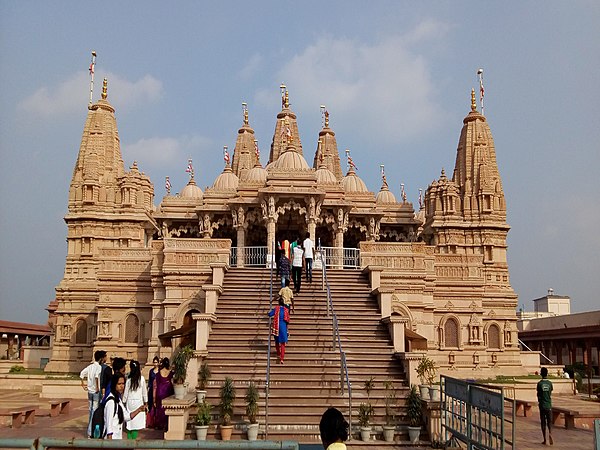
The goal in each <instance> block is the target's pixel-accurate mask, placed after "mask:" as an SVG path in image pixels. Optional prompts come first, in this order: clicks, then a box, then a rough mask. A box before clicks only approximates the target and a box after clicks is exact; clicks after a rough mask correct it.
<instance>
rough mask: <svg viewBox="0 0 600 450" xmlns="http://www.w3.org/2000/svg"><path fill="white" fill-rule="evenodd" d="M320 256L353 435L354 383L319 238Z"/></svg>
mask: <svg viewBox="0 0 600 450" xmlns="http://www.w3.org/2000/svg"><path fill="white" fill-rule="evenodd" d="M318 250H319V254H320V258H321V271H322V273H323V285H324V286H325V287H326V289H327V317H329V316H330V315H331V320H332V328H333V333H332V348H333V349H335V346H336V341H337V346H338V349H339V352H340V389H341V390H342V395H343V394H344V375H345V376H346V386H347V389H348V423H349V425H350V428H349V430H348V431H349V434H350V436H352V383H351V382H350V376H349V375H348V363H347V361H346V352H344V350H343V348H342V340H341V337H340V329H339V326H338V319H337V315H336V313H335V310H334V309H333V299H332V298H331V287H330V286H329V281H327V264H326V261H325V258H324V253H325V252H323V251H322V247H321V240H320V239H319V246H318Z"/></svg>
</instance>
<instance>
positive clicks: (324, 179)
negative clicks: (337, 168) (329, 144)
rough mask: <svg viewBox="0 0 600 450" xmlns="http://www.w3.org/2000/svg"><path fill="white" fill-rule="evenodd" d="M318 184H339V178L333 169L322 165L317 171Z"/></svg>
mask: <svg viewBox="0 0 600 450" xmlns="http://www.w3.org/2000/svg"><path fill="white" fill-rule="evenodd" d="M315 175H316V176H317V184H338V180H337V178H336V177H335V175H334V174H333V172H332V171H331V170H329V169H328V168H326V167H324V166H322V167H319V168H318V169H317V171H316V172H315Z"/></svg>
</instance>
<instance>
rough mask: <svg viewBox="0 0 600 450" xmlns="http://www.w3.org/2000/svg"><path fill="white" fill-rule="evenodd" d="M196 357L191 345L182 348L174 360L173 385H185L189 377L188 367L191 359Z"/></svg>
mask: <svg viewBox="0 0 600 450" xmlns="http://www.w3.org/2000/svg"><path fill="white" fill-rule="evenodd" d="M192 356H194V349H193V348H192V346H191V345H186V346H184V347H181V348H180V349H179V351H178V352H177V354H176V355H175V357H174V358H173V383H175V384H183V383H185V379H186V376H187V367H188V363H189V362H190V359H192Z"/></svg>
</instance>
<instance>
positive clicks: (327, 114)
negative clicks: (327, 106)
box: [325, 110, 329, 128]
mask: <svg viewBox="0 0 600 450" xmlns="http://www.w3.org/2000/svg"><path fill="white" fill-rule="evenodd" d="M325 128H329V111H327V110H325Z"/></svg>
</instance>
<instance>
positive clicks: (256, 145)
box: [254, 139, 260, 159]
mask: <svg viewBox="0 0 600 450" xmlns="http://www.w3.org/2000/svg"><path fill="white" fill-rule="evenodd" d="M254 154H255V155H256V159H260V150H259V149H258V141H257V140H256V139H254Z"/></svg>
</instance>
